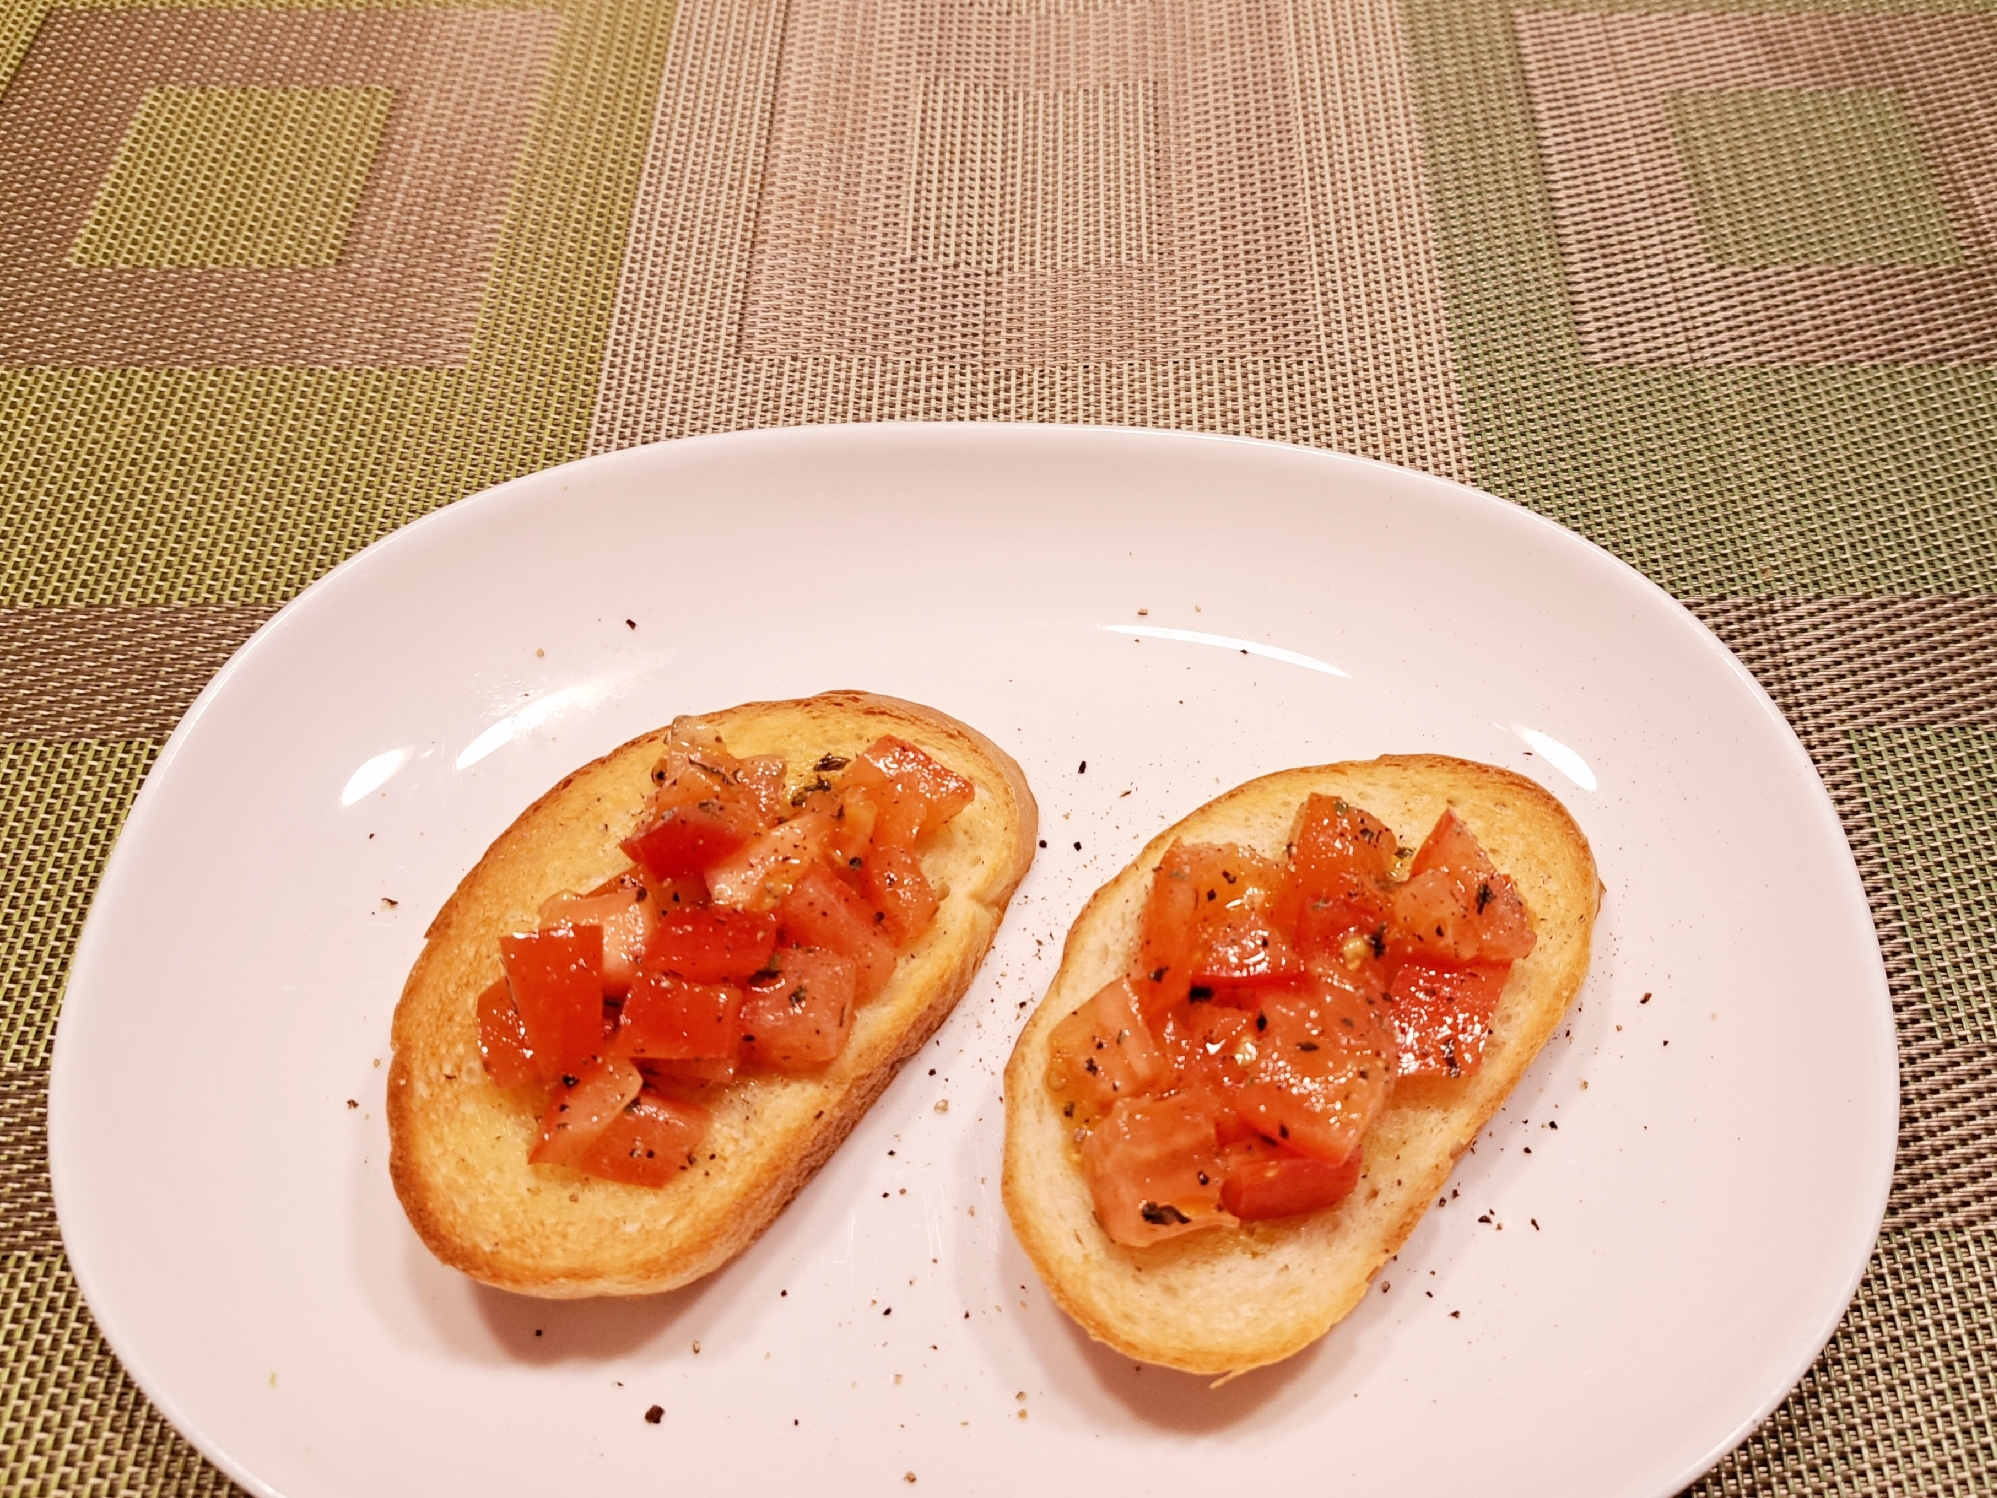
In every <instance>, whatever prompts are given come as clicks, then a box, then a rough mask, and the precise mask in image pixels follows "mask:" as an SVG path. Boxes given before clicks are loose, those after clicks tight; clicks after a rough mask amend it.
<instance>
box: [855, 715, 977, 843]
mask: <svg viewBox="0 0 1997 1498" xmlns="http://www.w3.org/2000/svg"><path fill="white" fill-rule="evenodd" d="M860 762H861V763H864V764H867V765H871V766H872V767H873V768H874V769H876V770H878V771H880V773H881V774H882V776H883V777H885V778H886V779H887V781H888V782H889V783H890V784H892V785H893V786H894V787H895V789H896V790H898V791H900V792H902V793H903V794H905V795H906V794H909V793H913V794H914V795H916V796H919V797H921V798H922V802H923V805H922V807H921V817H920V820H919V821H918V822H917V825H916V831H915V838H914V840H915V841H917V842H921V841H923V840H925V839H927V838H928V837H930V836H931V835H932V834H934V833H935V831H936V829H937V828H939V827H941V826H942V825H943V824H944V823H945V822H947V821H949V820H950V819H951V818H952V817H954V816H956V815H957V813H958V812H960V811H962V810H963V809H964V808H965V807H967V806H969V805H970V804H971V802H972V800H973V799H975V798H976V796H977V787H976V786H974V785H972V784H971V782H970V781H968V780H966V779H965V778H964V777H963V776H961V775H959V774H958V773H957V772H956V771H955V770H952V769H950V768H949V767H948V766H947V765H943V764H940V763H938V762H937V761H936V760H934V759H932V758H930V756H929V755H927V754H925V753H923V752H922V751H921V750H920V749H918V748H916V747H915V745H913V744H911V743H909V742H908V741H907V740H906V739H898V738H896V737H894V736H893V735H892V734H888V735H885V736H884V737H882V738H878V739H876V740H874V742H873V743H872V744H870V745H868V747H867V748H866V750H865V751H864V752H862V754H861V755H860Z"/></svg>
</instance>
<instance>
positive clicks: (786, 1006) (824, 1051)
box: [741, 947, 854, 1074]
mask: <svg viewBox="0 0 1997 1498" xmlns="http://www.w3.org/2000/svg"><path fill="white" fill-rule="evenodd" d="M773 961H774V965H775V967H776V969H777V973H776V976H775V977H773V978H769V979H765V980H763V981H761V982H758V983H754V984H751V985H750V987H749V990H748V994H747V997H746V999H745V1000H744V1002H743V1004H742V1016H741V1030H742V1059H743V1060H744V1061H745V1062H747V1063H749V1064H750V1065H753V1066H760V1067H762V1068H764V1069H765V1070H768V1071H775V1072H786V1073H791V1074H797V1073H804V1072H816V1071H823V1070H824V1069H825V1068H826V1067H828V1066H830V1065H831V1064H832V1063H833V1061H835V1060H836V1059H837V1058H838V1056H839V1053H840V1052H841V1051H842V1050H844V1049H845V1048H846V1037H847V1035H848V1034H849V1033H850V1028H851V1025H852V1020H853V1002H854V967H853V964H852V962H851V961H849V960H848V959H847V958H844V957H841V956H840V955H839V954H838V953H836V952H829V951H826V950H824V949H823V948H819V947H779V948H778V949H777V953H776V956H775V958H774V959H773Z"/></svg>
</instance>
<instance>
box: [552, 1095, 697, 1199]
mask: <svg viewBox="0 0 1997 1498" xmlns="http://www.w3.org/2000/svg"><path fill="white" fill-rule="evenodd" d="M713 1117H714V1116H713V1115H712V1114H711V1113H709V1112H708V1111H707V1110H706V1109H705V1108H703V1107H701V1106H700V1105H699V1104H698V1103H689V1102H684V1101H682V1100H680V1099H678V1098H670V1097H666V1096H664V1095H663V1094H661V1093H658V1092H655V1091H653V1090H652V1089H651V1088H649V1087H647V1088H646V1089H645V1090H644V1091H642V1092H640V1093H639V1094H638V1095H637V1097H635V1098H633V1099H632V1100H631V1101H630V1102H629V1103H628V1104H626V1105H625V1107H624V1109H623V1111H622V1112H620V1113H619V1114H618V1115H617V1116H616V1117H615V1118H613V1119H612V1120H611V1121H610V1123H609V1124H608V1126H606V1127H605V1129H604V1130H603V1132H602V1133H601V1134H599V1135H597V1137H596V1142H595V1143H593V1144H591V1145H590V1146H589V1148H588V1149H587V1150H585V1151H584V1152H583V1154H582V1157H581V1159H580V1160H578V1161H577V1164H578V1166H579V1167H580V1168H581V1169H582V1170H583V1171H585V1172H587V1173H588V1174H590V1175H593V1176H601V1177H602V1178H603V1179H604V1180H606V1181H622V1182H624V1183H625V1184H626V1185H630V1186H663V1185H665V1184H666V1183H667V1182H669V1181H671V1180H672V1178H673V1177H674V1176H676V1175H678V1174H679V1173H680V1172H681V1171H683V1170H685V1169H686V1168H687V1167H688V1166H689V1165H691V1164H692V1163H693V1152H694V1150H695V1149H697V1148H699V1146H700V1142H701V1141H702V1140H703V1139H705V1138H706V1137H707V1129H708V1125H709V1124H710V1123H712V1122H713Z"/></svg>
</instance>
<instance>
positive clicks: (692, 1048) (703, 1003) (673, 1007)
mask: <svg viewBox="0 0 1997 1498" xmlns="http://www.w3.org/2000/svg"><path fill="white" fill-rule="evenodd" d="M741 1013H742V990H741V989H739V988H736V987H734V986H733V985H732V984H726V983H690V982H688V981H687V980H686V979H684V978H678V977H675V976H673V975H672V974H670V973H655V972H651V971H649V970H647V971H643V972H640V973H639V974H638V978H637V981H636V982H634V983H633V984H632V985H631V994H630V997H628V998H627V999H625V1001H624V1013H623V1014H622V1015H621V1016H620V1017H619V1019H618V1022H617V1034H616V1036H615V1038H614V1039H613V1040H612V1042H611V1049H612V1051H613V1052H614V1053H615V1054H616V1055H619V1056H627V1057H630V1058H632V1059H634V1060H636V1059H638V1058H640V1057H642V1058H644V1059H645V1060H648V1061H723V1060H727V1059H729V1058H730V1057H732V1056H734V1054H735V1042H736V1036H737V1034H738V1033H739V1032H740V1030H741V1025H740V1023H739V1019H740V1016H741Z"/></svg>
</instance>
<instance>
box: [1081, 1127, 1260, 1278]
mask: <svg viewBox="0 0 1997 1498" xmlns="http://www.w3.org/2000/svg"><path fill="white" fill-rule="evenodd" d="M1214 1122H1215V1112H1214V1107H1213V1102H1212V1100H1211V1099H1210V1098H1208V1097H1205V1096H1204V1095H1200V1094H1192V1093H1175V1094H1174V1095H1173V1096H1171V1097H1166V1098H1130V1099H1126V1100H1124V1101H1122V1102H1119V1103H1118V1104H1117V1105H1116V1106H1115V1107H1113V1108H1111V1109H1110V1111H1109V1114H1108V1116H1106V1117H1105V1118H1104V1119H1103V1120H1102V1122H1101V1123H1099V1124H1097V1125H1096V1126H1095V1127H1094V1128H1093V1129H1091V1130H1090V1131H1089V1134H1088V1137H1087V1138H1086V1139H1085V1140H1083V1141H1082V1166H1083V1170H1084V1173H1085V1174H1086V1175H1087V1176H1088V1182H1089V1195H1090V1197H1091V1198H1092V1199H1093V1201H1094V1202H1095V1208H1096V1220H1097V1221H1098V1222H1100V1223H1101V1224H1102V1226H1103V1231H1104V1232H1106V1233H1108V1234H1109V1236H1110V1238H1111V1239H1112V1240H1113V1241H1115V1242H1117V1243H1124V1244H1128V1245H1130V1246H1131V1247H1133V1248H1141V1247H1143V1246H1144V1245H1146V1244H1150V1243H1162V1242H1164V1241H1165V1240H1166V1239H1168V1238H1177V1237H1179V1236H1180V1235H1182V1234H1185V1233H1191V1232H1196V1231H1198V1230H1199V1229H1200V1228H1204V1227H1212V1226H1215V1225H1218V1224H1224V1223H1232V1222H1233V1221H1234V1219H1233V1218H1232V1217H1231V1216H1229V1215H1228V1213H1227V1212H1225V1211H1224V1210H1223V1209H1222V1207H1221V1201H1220V1184H1221V1183H1220V1177H1219V1169H1220V1163H1219V1159H1218V1150H1217V1148H1216V1146H1215V1143H1214Z"/></svg>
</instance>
